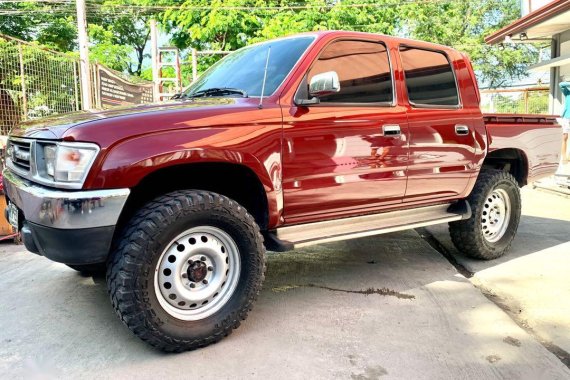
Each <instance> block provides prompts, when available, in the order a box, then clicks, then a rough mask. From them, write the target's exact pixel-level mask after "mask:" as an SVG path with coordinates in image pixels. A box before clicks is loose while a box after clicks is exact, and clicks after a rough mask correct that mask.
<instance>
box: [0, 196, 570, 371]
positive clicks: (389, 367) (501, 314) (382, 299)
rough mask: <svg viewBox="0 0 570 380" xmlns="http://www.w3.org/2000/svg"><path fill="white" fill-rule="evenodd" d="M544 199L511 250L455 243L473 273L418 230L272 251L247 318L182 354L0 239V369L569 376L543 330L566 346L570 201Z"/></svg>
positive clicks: (91, 289) (97, 295) (89, 290)
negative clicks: (141, 334)
mask: <svg viewBox="0 0 570 380" xmlns="http://www.w3.org/2000/svg"><path fill="white" fill-rule="evenodd" d="M546 196H549V197H550V196H551V195H549V194H546V195H545V194H544V193H539V192H537V191H535V190H528V191H527V190H525V193H524V200H525V217H524V218H523V221H522V225H521V228H520V230H521V232H520V235H519V237H518V238H517V240H516V241H515V244H514V245H513V250H512V252H511V254H509V255H508V256H507V257H505V258H503V259H500V260H496V261H494V262H487V263H480V262H477V263H475V262H473V263H469V261H468V260H467V259H465V260H463V259H462V258H461V256H460V254H459V253H456V255H457V256H456V257H457V261H460V260H461V264H457V263H456V265H458V266H457V267H458V268H460V270H461V271H462V272H465V269H464V267H462V265H463V266H465V268H470V269H469V270H468V271H467V272H474V273H475V275H474V276H473V277H471V278H470V279H467V278H465V277H464V276H462V275H461V274H460V273H459V272H458V270H457V269H456V267H454V266H453V265H452V264H451V263H450V262H449V261H448V259H447V258H446V257H444V255H442V254H441V253H439V252H438V251H436V250H435V249H433V248H432V247H431V246H430V245H429V244H428V243H427V242H426V241H425V240H423V239H422V238H421V237H420V235H419V234H418V233H417V232H416V231H406V232H400V233H394V234H389V235H383V236H377V237H371V238H365V239H359V240H353V241H346V242H339V243H331V244H323V245H319V246H315V247H311V248H306V249H303V250H298V251H294V252H290V253H282V254H274V253H270V254H269V255H268V272H267V276H266V282H265V285H264V289H263V291H262V294H261V295H260V298H259V300H258V302H257V303H256V305H255V307H254V310H253V311H252V312H251V313H250V316H249V318H248V319H247V321H245V322H244V323H243V324H242V326H241V327H240V328H239V329H238V330H236V331H235V332H234V333H233V334H232V335H230V336H229V337H228V338H226V339H224V340H223V341H222V342H220V343H218V344H215V345H213V346H209V347H207V348H204V349H201V350H197V351H193V352H186V353H182V354H164V353H161V352H157V351H156V350H154V349H153V348H151V347H149V346H147V345H146V344H144V343H143V342H141V341H139V340H138V338H136V337H135V336H134V335H132V334H131V333H130V331H129V330H128V329H127V328H126V327H124V326H123V325H122V324H121V322H120V321H119V320H118V318H117V317H116V316H115V314H114V312H113V310H112V308H111V306H110V303H109V300H108V297H107V293H106V288H105V281H104V279H103V278H98V277H96V278H91V277H82V276H81V275H79V274H77V273H76V272H75V271H73V270H71V269H69V268H67V267H65V266H64V265H60V264H56V263H51V262H50V261H48V260H46V259H44V258H42V257H39V256H36V255H33V254H30V253H27V252H25V251H24V249H23V247H21V246H13V245H10V244H3V245H0V288H1V289H2V292H1V293H0V308H1V313H0V378H10V379H14V378H41V379H43V378H47V379H50V378H54V379H55V378H74V379H75V378H121V379H123V378H124V379H128V378H137V379H151V378H152V379H155V378H163V377H168V378H186V379H188V378H201V379H241V378H252V377H254V378H271V379H301V378H302V379H306V378H309V379H331V378H333V379H336V378H338V379H358V380H361V379H410V378H413V379H433V378H437V379H482V378H483V379H493V378H499V379H500V378H508V379H511V378H516V379H570V370H569V369H568V367H567V366H566V365H564V363H563V361H562V360H561V358H560V357H559V356H560V355H558V354H561V355H562V356H563V352H562V351H563V350H562V349H560V350H561V351H556V350H555V349H553V348H552V346H548V345H547V344H546V342H544V341H543V340H542V339H541V338H540V337H539V336H538V334H543V331H544V334H545V335H544V337H547V338H548V339H549V340H551V341H553V342H556V343H555V344H556V345H558V346H559V347H566V341H565V340H564V339H566V334H567V332H568V331H570V329H568V326H569V323H570V313H568V309H567V307H568V300H570V297H569V295H570V294H568V281H563V278H562V277H564V273H568V265H569V262H570V259H567V258H565V256H564V252H568V249H567V248H568V245H567V244H568V241H569V240H570V233H569V231H570V229H569V228H568V226H569V225H570V224H569V223H570V222H569V220H570V219H569V218H568V216H570V215H568V211H565V210H563V208H564V207H565V208H566V210H568V209H569V207H568V204H567V203H564V204H561V203H558V202H562V201H564V202H570V200H568V199H565V198H559V199H558V198H556V199H554V198H553V199H550V200H549V202H552V205H551V204H550V203H548V204H547V203H546V201H543V199H545V197H546ZM554 197H556V196H554ZM535 198H536V199H535ZM528 199H530V201H528ZM527 204H529V205H528V206H527ZM551 206H552V207H553V209H552V210H548V209H547V207H551ZM544 213H548V214H549V215H544ZM430 231H431V230H430ZM432 233H433V236H434V237H435V238H436V239H438V240H439V239H441V240H442V241H443V243H442V244H445V241H444V237H443V235H441V236H440V231H438V230H434V231H432ZM564 250H566V251H564ZM521 260H523V261H521ZM525 260H530V261H525ZM541 275H542V276H541ZM551 276H552V278H550V277H551ZM477 281H479V282H480V283H477ZM527 282H528V283H527ZM483 287H484V288H483ZM519 287H525V289H524V291H523V290H522V289H521V290H519ZM491 292H494V293H495V296H493V295H491V294H490V293H491ZM526 293H529V294H526ZM495 298H496V299H495ZM499 301H500V302H499ZM515 305H516V307H520V308H521V310H524V312H525V314H524V317H525V318H527V319H528V323H529V325H531V326H532V330H529V328H528V327H527V326H525V325H524V324H521V322H520V320H519V319H517V318H515V317H514V316H513V313H514V312H513V310H515ZM520 305H523V306H520ZM564 307H566V309H563V308H564ZM510 308H512V310H511V309H510ZM521 313H522V312H521ZM564 314H565V315H564ZM535 321H536V323H535ZM539 325H540V326H542V327H543V330H541V329H539V328H538V326H539ZM547 334H548V335H547ZM540 336H542V335H540ZM553 352H554V353H553Z"/></svg>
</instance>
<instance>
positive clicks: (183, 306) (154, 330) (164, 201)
mask: <svg viewBox="0 0 570 380" xmlns="http://www.w3.org/2000/svg"><path fill="white" fill-rule="evenodd" d="M264 271H265V249H264V246H263V238H262V236H261V234H260V231H259V228H258V226H257V224H256V223H255V221H254V219H253V217H252V216H251V215H250V214H248V213H247V211H246V210H245V209H244V208H243V207H241V206H240V205H239V204H238V203H236V202H235V201H233V200H231V199H229V198H226V197H224V196H221V195H219V194H215V193H212V192H205V191H178V192H174V193H170V194H167V195H164V196H162V197H159V198H157V199H155V200H154V201H152V202H150V203H149V204H147V205H146V206H145V207H144V208H143V209H141V210H140V211H139V212H138V213H137V214H136V215H135V216H134V217H133V219H132V220H131V222H130V223H129V226H128V227H127V228H126V229H125V232H124V234H123V236H122V240H121V241H120V243H119V244H118V248H117V249H116V250H115V251H114V252H113V254H112V255H111V257H110V259H109V265H108V270H107V285H108V289H109V294H110V296H111V301H112V303H113V306H114V308H115V310H116V312H117V314H118V315H119V317H120V318H121V320H122V321H123V322H124V323H125V324H126V325H127V327H129V328H130V329H131V330H132V331H133V332H134V333H135V334H136V335H137V336H138V337H139V338H141V339H143V340H144V341H146V342H148V343H149V344H151V345H153V346H155V347H157V348H159V349H161V350H164V351H174V352H178V351H184V350H191V349H195V348H198V347H204V346H206V345H208V344H211V343H215V342H217V341H219V340H220V339H222V338H223V337H225V336H227V335H228V334H230V333H231V331H232V330H233V329H234V328H237V327H238V326H239V324H240V321H241V320H244V319H245V318H246V317H247V313H248V311H249V310H250V309H251V308H252V304H253V302H254V300H255V298H256V297H257V295H258V293H259V291H260V289H261V284H262V282H263V278H264Z"/></svg>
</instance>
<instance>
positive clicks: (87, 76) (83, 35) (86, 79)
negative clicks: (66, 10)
mask: <svg viewBox="0 0 570 380" xmlns="http://www.w3.org/2000/svg"><path fill="white" fill-rule="evenodd" d="M76 6H77V36H78V37H79V38H78V39H79V59H80V60H79V78H80V80H81V104H82V107H81V108H83V109H84V110H89V109H91V108H93V105H92V101H91V71H90V68H89V39H88V37H87V16H86V14H85V0H76Z"/></svg>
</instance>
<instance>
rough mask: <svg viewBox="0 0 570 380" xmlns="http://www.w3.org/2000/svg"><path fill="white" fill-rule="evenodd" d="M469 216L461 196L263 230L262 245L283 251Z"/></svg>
mask: <svg viewBox="0 0 570 380" xmlns="http://www.w3.org/2000/svg"><path fill="white" fill-rule="evenodd" d="M470 217H471V208H470V207H469V203H467V202H466V201H464V200H462V201H459V202H456V203H452V204H449V203H448V204H441V205H435V206H427V207H420V208H412V209H406V210H398V211H390V212H385V213H380V214H373V215H362V216H356V217H351V218H342V219H334V220H327V221H324V222H316V223H308V224H299V225H294V226H288V227H281V228H278V229H276V230H274V231H270V232H268V233H266V234H265V245H266V247H267V249H268V250H270V251H276V252H284V251H289V250H293V249H295V248H301V247H306V246H309V245H313V244H320V243H328V242H332V241H339V240H347V239H354V238H360V237H365V236H372V235H379V234H385V233H389V232H395V231H402V230H408V229H412V228H418V227H425V226H430V225H433V224H440V223H449V222H454V221H457V220H462V219H469V218H470Z"/></svg>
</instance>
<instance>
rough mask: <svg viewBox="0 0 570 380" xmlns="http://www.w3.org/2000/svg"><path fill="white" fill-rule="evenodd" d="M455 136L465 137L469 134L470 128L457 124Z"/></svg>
mask: <svg viewBox="0 0 570 380" xmlns="http://www.w3.org/2000/svg"><path fill="white" fill-rule="evenodd" d="M455 134H456V135H460V136H465V135H468V134H469V127H468V126H466V125H463V124H455Z"/></svg>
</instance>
